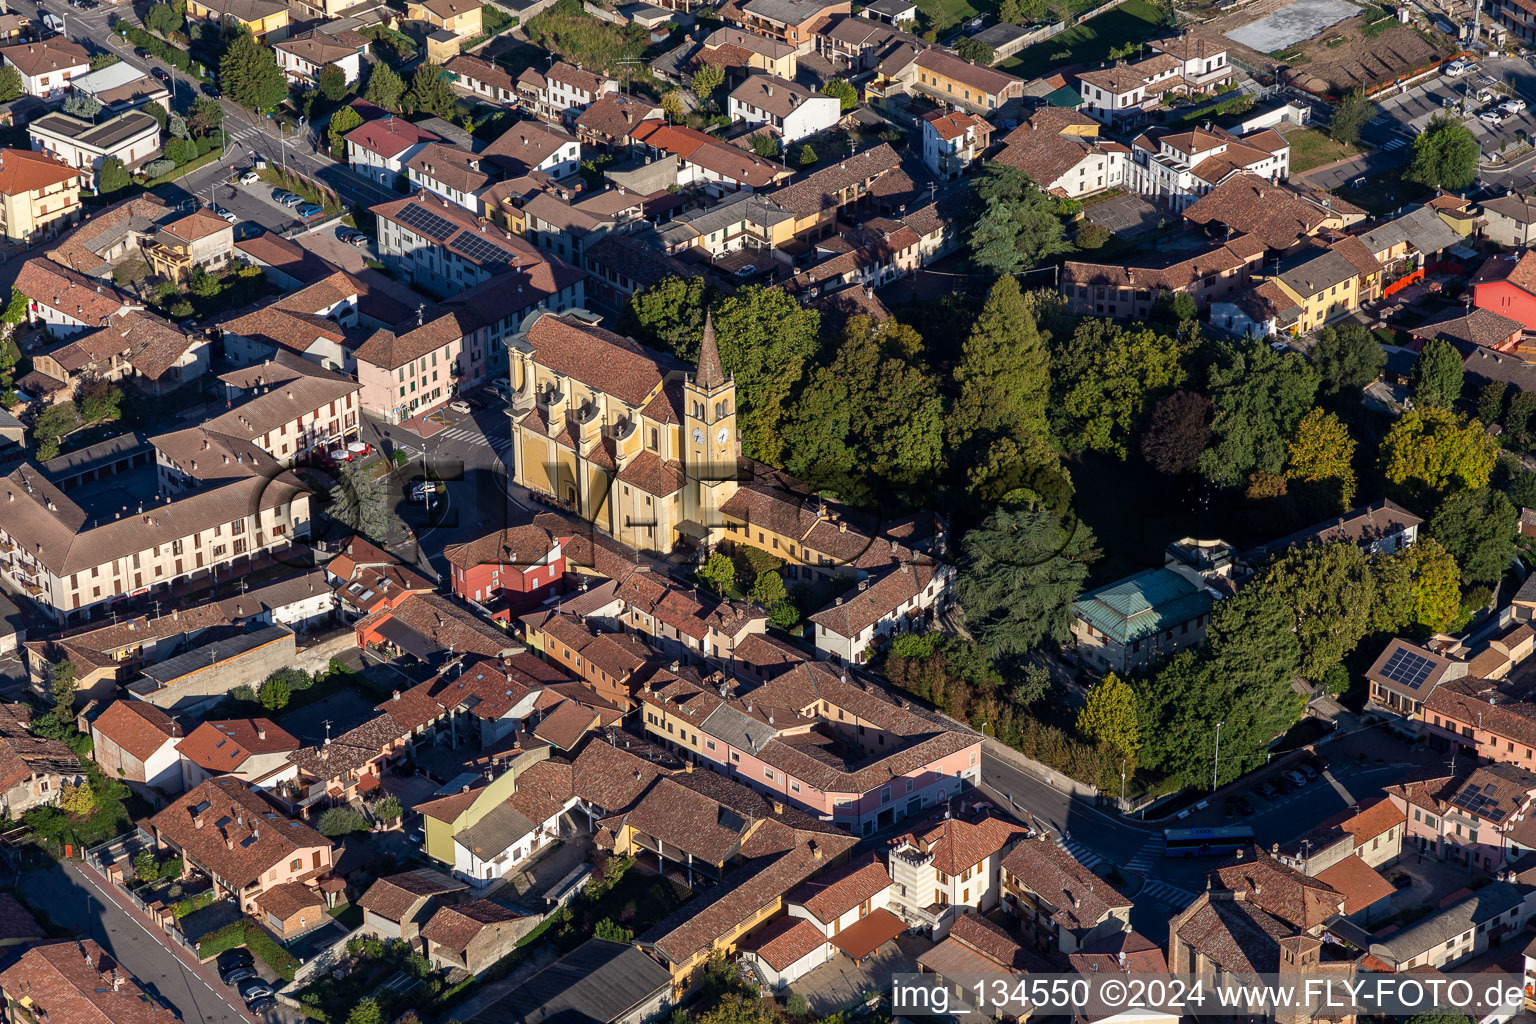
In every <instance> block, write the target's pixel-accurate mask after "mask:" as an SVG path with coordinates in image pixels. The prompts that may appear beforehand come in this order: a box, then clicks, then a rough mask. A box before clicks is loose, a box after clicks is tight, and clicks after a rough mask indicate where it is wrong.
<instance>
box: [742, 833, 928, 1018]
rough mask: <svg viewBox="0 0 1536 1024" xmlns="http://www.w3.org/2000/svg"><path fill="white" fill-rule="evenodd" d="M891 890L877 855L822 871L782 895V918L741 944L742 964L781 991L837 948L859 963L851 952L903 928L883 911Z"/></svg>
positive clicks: (887, 912)
mask: <svg viewBox="0 0 1536 1024" xmlns="http://www.w3.org/2000/svg"><path fill="white" fill-rule="evenodd" d="M890 890H891V876H890V875H889V874H887V873H886V870H885V865H884V864H883V863H882V862H881V860H880V857H879V855H878V854H869V855H867V856H865V857H864V858H861V859H859V860H855V861H851V862H849V863H847V864H843V865H841V866H839V867H836V868H832V869H830V870H828V871H825V872H823V873H821V874H819V875H817V876H815V877H814V878H812V879H811V880H810V881H808V882H805V883H802V884H801V885H800V886H799V887H798V888H796V889H795V890H793V891H792V892H790V893H789V895H788V896H786V897H785V900H784V902H785V906H786V911H787V912H786V914H785V916H784V917H783V918H780V919H779V920H778V921H776V922H774V924H772V925H770V926H769V927H768V928H765V929H764V930H763V931H761V932H759V933H758V934H757V935H755V936H753V937H752V938H751V939H749V940H748V941H747V943H745V944H744V945H743V947H742V949H743V953H742V957H743V961H744V962H746V963H749V964H752V965H753V967H754V968H755V969H756V970H757V972H758V975H759V977H761V978H762V980H763V981H764V982H765V983H766V987H768V988H769V989H771V990H773V991H782V990H783V989H784V988H785V987H786V986H787V985H789V984H790V983H791V982H794V981H797V980H798V979H799V978H801V977H802V976H804V975H805V974H806V973H808V972H809V971H811V970H814V969H815V968H816V967H819V966H821V965H822V964H824V963H826V962H827V961H828V960H831V959H832V957H834V956H835V955H836V954H837V951H838V950H842V951H844V952H845V953H849V955H850V957H851V958H852V959H854V960H855V961H858V960H861V959H863V958H862V957H859V956H856V955H854V954H857V953H859V952H861V951H862V950H863V948H864V947H865V946H868V944H869V943H870V942H872V941H876V940H878V939H880V937H881V936H883V935H886V934H888V933H889V931H890V929H891V928H892V927H895V928H897V929H900V930H902V931H904V930H905V929H906V925H905V924H904V923H903V922H902V921H901V920H900V919H899V918H897V917H895V915H893V914H892V913H891V912H890V911H889V910H887V909H886V907H887V905H888V904H889V902H890ZM864 933H869V934H868V937H867V938H866V937H865V934H864ZM876 945H877V946H878V942H877V943H876Z"/></svg>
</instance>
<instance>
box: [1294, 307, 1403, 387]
mask: <svg viewBox="0 0 1536 1024" xmlns="http://www.w3.org/2000/svg"><path fill="white" fill-rule="evenodd" d="M1312 362H1313V365H1315V366H1316V367H1317V371H1318V373H1320V374H1321V375H1322V390H1323V394H1325V395H1337V394H1342V393H1344V392H1353V391H1359V390H1360V389H1361V388H1364V387H1365V386H1366V385H1367V384H1369V383H1370V382H1371V381H1373V380H1375V379H1376V378H1377V377H1378V376H1380V374H1381V368H1382V367H1383V366H1385V365H1387V353H1386V350H1385V349H1383V348H1382V347H1381V345H1380V343H1378V342H1377V341H1376V338H1375V336H1374V335H1372V334H1371V332H1370V331H1368V330H1366V329H1365V326H1364V325H1363V324H1352V323H1346V324H1337V325H1331V326H1328V327H1324V328H1323V329H1322V330H1321V331H1318V332H1317V344H1315V345H1314V346H1313V347H1312Z"/></svg>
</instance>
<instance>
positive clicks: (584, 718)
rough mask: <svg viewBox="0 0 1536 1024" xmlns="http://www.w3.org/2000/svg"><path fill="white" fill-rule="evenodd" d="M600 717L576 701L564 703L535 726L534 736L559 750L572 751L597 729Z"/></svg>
mask: <svg viewBox="0 0 1536 1024" xmlns="http://www.w3.org/2000/svg"><path fill="white" fill-rule="evenodd" d="M598 719H599V715H598V714H597V712H595V711H593V710H592V709H591V708H587V707H582V706H581V705H580V704H578V703H576V702H575V701H570V700H568V701H563V702H561V703H560V704H559V705H558V706H557V707H556V708H555V709H554V710H553V711H551V712H549V713H548V714H547V715H545V716H544V718H543V720H542V721H540V722H539V724H538V725H536V726H534V728H533V734H534V735H535V736H537V737H538V738H539V739H541V740H543V741H545V742H546V743H548V744H550V745H551V746H553V747H555V748H556V749H557V750H570V749H571V748H572V747H574V746H576V744H577V743H579V742H581V738H582V737H583V736H585V735H586V734H587V733H588V732H590V731H591V730H593V729H595V728H597V726H598Z"/></svg>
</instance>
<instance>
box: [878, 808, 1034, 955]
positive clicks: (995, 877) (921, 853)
mask: <svg viewBox="0 0 1536 1024" xmlns="http://www.w3.org/2000/svg"><path fill="white" fill-rule="evenodd" d="M1028 835H1029V830H1028V829H1026V828H1025V827H1023V826H1022V825H1018V824H1015V823H1013V822H1011V821H1007V820H1005V819H1003V818H996V817H990V816H987V817H980V818H978V819H977V820H975V821H967V820H963V819H962V818H950V817H944V818H938V819H929V820H927V821H925V822H924V823H922V824H921V825H919V826H918V827H917V828H915V829H913V830H912V831H910V832H907V833H905V834H903V835H899V836H897V837H896V838H894V839H891V840H889V841H888V844H887V845H888V849H887V851H886V859H887V862H888V864H889V865H890V872H891V883H892V884H891V894H890V904H891V908H892V910H893V912H894V913H896V914H897V915H898V916H899V917H900V918H901V919H902V920H904V921H906V922H907V924H908V925H909V926H910V927H913V928H918V929H921V930H923V931H924V932H926V933H927V934H928V935H929V937H930V938H932V939H934V940H935V941H937V940H940V939H942V938H944V936H945V935H947V934H948V933H949V929H950V926H951V925H953V924H954V923H955V921H957V920H958V919H959V918H960V916H961V915H963V914H965V913H966V912H967V911H968V910H969V909H975V910H978V911H981V912H982V913H985V912H986V911H988V910H990V909H992V908H993V907H995V906H997V905H998V903H999V901H1000V900H1001V899H1002V895H1003V890H1002V884H1001V870H1002V864H1003V862H1004V860H1006V859H1007V857H1008V856H1009V854H1010V852H1011V851H1012V850H1013V849H1014V848H1015V847H1016V846H1018V844H1019V843H1021V842H1025V841H1026V840H1027V837H1028Z"/></svg>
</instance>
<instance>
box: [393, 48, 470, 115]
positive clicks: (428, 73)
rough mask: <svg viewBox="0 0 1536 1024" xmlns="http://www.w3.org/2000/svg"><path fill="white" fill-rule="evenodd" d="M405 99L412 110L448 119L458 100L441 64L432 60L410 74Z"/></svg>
mask: <svg viewBox="0 0 1536 1024" xmlns="http://www.w3.org/2000/svg"><path fill="white" fill-rule="evenodd" d="M406 101H407V102H408V103H409V104H410V106H411V109H413V110H419V111H421V112H423V113H427V114H432V115H433V116H435V117H441V118H444V119H448V120H451V119H452V117H453V112H454V108H455V107H456V106H457V105H458V102H459V100H458V97H457V96H455V95H454V94H453V86H451V85H449V84H448V77H447V75H445V74H444V73H443V66H442V65H441V64H436V63H433V62H432V61H428V62H427V63H425V64H423V65H421V66H420V67H419V68H417V69H416V73H415V74H414V75H412V76H411V92H410V95H409V96H407V97H406Z"/></svg>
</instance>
